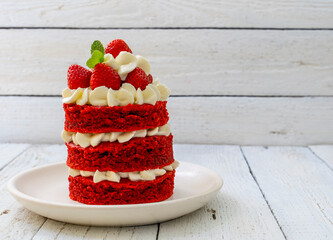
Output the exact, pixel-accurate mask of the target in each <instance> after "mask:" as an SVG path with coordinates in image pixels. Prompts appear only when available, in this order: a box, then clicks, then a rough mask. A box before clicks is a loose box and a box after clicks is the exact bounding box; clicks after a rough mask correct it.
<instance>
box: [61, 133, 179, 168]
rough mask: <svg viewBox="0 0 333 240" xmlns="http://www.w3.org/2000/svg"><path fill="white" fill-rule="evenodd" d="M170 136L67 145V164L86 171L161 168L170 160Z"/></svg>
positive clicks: (170, 161) (171, 155)
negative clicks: (87, 145)
mask: <svg viewBox="0 0 333 240" xmlns="http://www.w3.org/2000/svg"><path fill="white" fill-rule="evenodd" d="M172 138H173V136H172V135H171V134H170V135H169V136H150V137H144V138H133V139H131V140H130V141H128V142H124V143H119V142H102V143H100V144H99V145H97V146H96V147H91V146H90V147H87V148H83V147H80V146H78V145H75V144H74V143H69V144H67V143H66V145H67V151H68V157H67V165H68V166H69V167H70V168H73V169H79V170H86V171H96V170H97V169H98V170H99V171H107V170H109V171H114V172H132V171H142V170H148V169H155V168H162V167H164V166H167V165H169V164H171V163H172V162H173V161H174V158H173V150H172Z"/></svg>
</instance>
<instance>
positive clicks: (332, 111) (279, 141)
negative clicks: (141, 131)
mask: <svg viewBox="0 0 333 240" xmlns="http://www.w3.org/2000/svg"><path fill="white" fill-rule="evenodd" d="M0 101H1V102H2V105H1V107H0V114H1V116H3V117H2V118H1V119H0V126H7V127H6V128H1V129H0V136H1V139H0V141H3V142H32V143H38V142H43V143H62V140H61V138H60V132H61V131H62V129H63V122H64V112H63V110H62V105H61V99H60V98H58V97H0ZM332 106H333V98H331V97H329V98H326V97H317V98H307V97H304V98H287V97H286V98H285V97H283V98H274V97H273V98H266V97H265V98H259V97H252V98H251V97H174V98H170V99H169V102H168V109H169V113H170V123H171V127H172V133H173V134H174V136H175V142H177V143H205V144H210V143H214V144H223V143H225V144H242V145H248V144H250V145H287V144H292V145H308V144H321V143H327V144H329V143H333V142H332V141H333V140H332V139H333V138H332V136H333V126H332V124H331V123H332V121H333V108H332ZM22 116H24V117H22Z"/></svg>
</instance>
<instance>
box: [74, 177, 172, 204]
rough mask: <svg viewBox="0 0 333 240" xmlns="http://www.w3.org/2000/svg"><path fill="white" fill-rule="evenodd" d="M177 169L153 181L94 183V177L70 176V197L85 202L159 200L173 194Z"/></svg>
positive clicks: (141, 201)
mask: <svg viewBox="0 0 333 240" xmlns="http://www.w3.org/2000/svg"><path fill="white" fill-rule="evenodd" d="M174 177H175V171H172V172H167V173H166V174H164V175H163V176H160V177H157V178H156V179H155V180H153V181H137V182H133V181H130V180H129V179H127V178H122V179H121V181H120V183H115V182H110V181H102V182H99V183H94V182H93V178H92V177H82V176H77V177H72V176H69V177H68V181H69V197H70V198H71V199H72V200H74V201H78V202H81V203H84V204H94V205H106V204H137V203H150V202H159V201H163V200H166V199H168V198H169V197H171V195H172V194H173V188H174Z"/></svg>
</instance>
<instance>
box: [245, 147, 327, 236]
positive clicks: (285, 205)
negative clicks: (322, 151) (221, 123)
mask: <svg viewBox="0 0 333 240" xmlns="http://www.w3.org/2000/svg"><path fill="white" fill-rule="evenodd" d="M243 151H244V154H245V156H246V158H247V160H248V163H249V166H250V168H251V170H252V173H253V175H254V177H255V178H256V180H257V182H258V184H259V186H260V187H261V189H262V191H263V192H264V194H265V197H266V199H267V201H268V203H269V204H270V207H271V208H272V210H273V213H274V214H275V216H276V218H277V220H278V222H279V224H280V226H281V227H282V230H283V231H284V233H285V235H286V237H287V239H295V240H297V239H301V240H307V239H309V240H310V239H331V238H332V236H333V207H332V206H333V189H332V186H333V171H332V170H331V169H329V168H328V167H327V165H326V164H324V163H323V162H322V161H321V160H320V159H318V158H317V157H316V156H315V155H313V154H312V152H311V151H309V149H307V148H295V147H269V148H263V147H243Z"/></svg>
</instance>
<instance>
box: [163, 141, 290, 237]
mask: <svg viewBox="0 0 333 240" xmlns="http://www.w3.org/2000/svg"><path fill="white" fill-rule="evenodd" d="M175 158H176V159H177V160H179V161H189V162H193V163H197V164H200V165H204V166H206V167H208V168H211V169H214V170H215V171H216V172H217V173H218V174H220V175H221V176H222V177H223V178H224V180H225V184H224V186H223V188H222V190H221V191H220V192H219V194H218V196H217V198H216V199H214V200H213V201H212V202H211V203H209V204H208V205H207V206H205V207H203V208H201V209H200V210H198V211H196V212H194V213H192V214H189V215H186V216H184V217H181V218H178V219H175V220H173V221H169V222H165V223H161V224H160V231H159V236H158V239H161V240H162V239H284V237H283V235H282V233H281V231H280V229H279V226H278V224H277V223H276V221H275V219H274V217H273V215H272V214H271V212H270V210H269V208H268V206H267V204H266V203H265V200H264V198H263V196H262V194H261V192H260V190H259V188H258V186H257V185H256V183H255V181H254V180H253V178H252V176H251V174H250V172H249V169H248V166H247V165H246V162H245V161H244V159H243V157H242V154H241V152H240V149H239V147H237V146H209V145H207V146H204V145H176V146H175Z"/></svg>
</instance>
